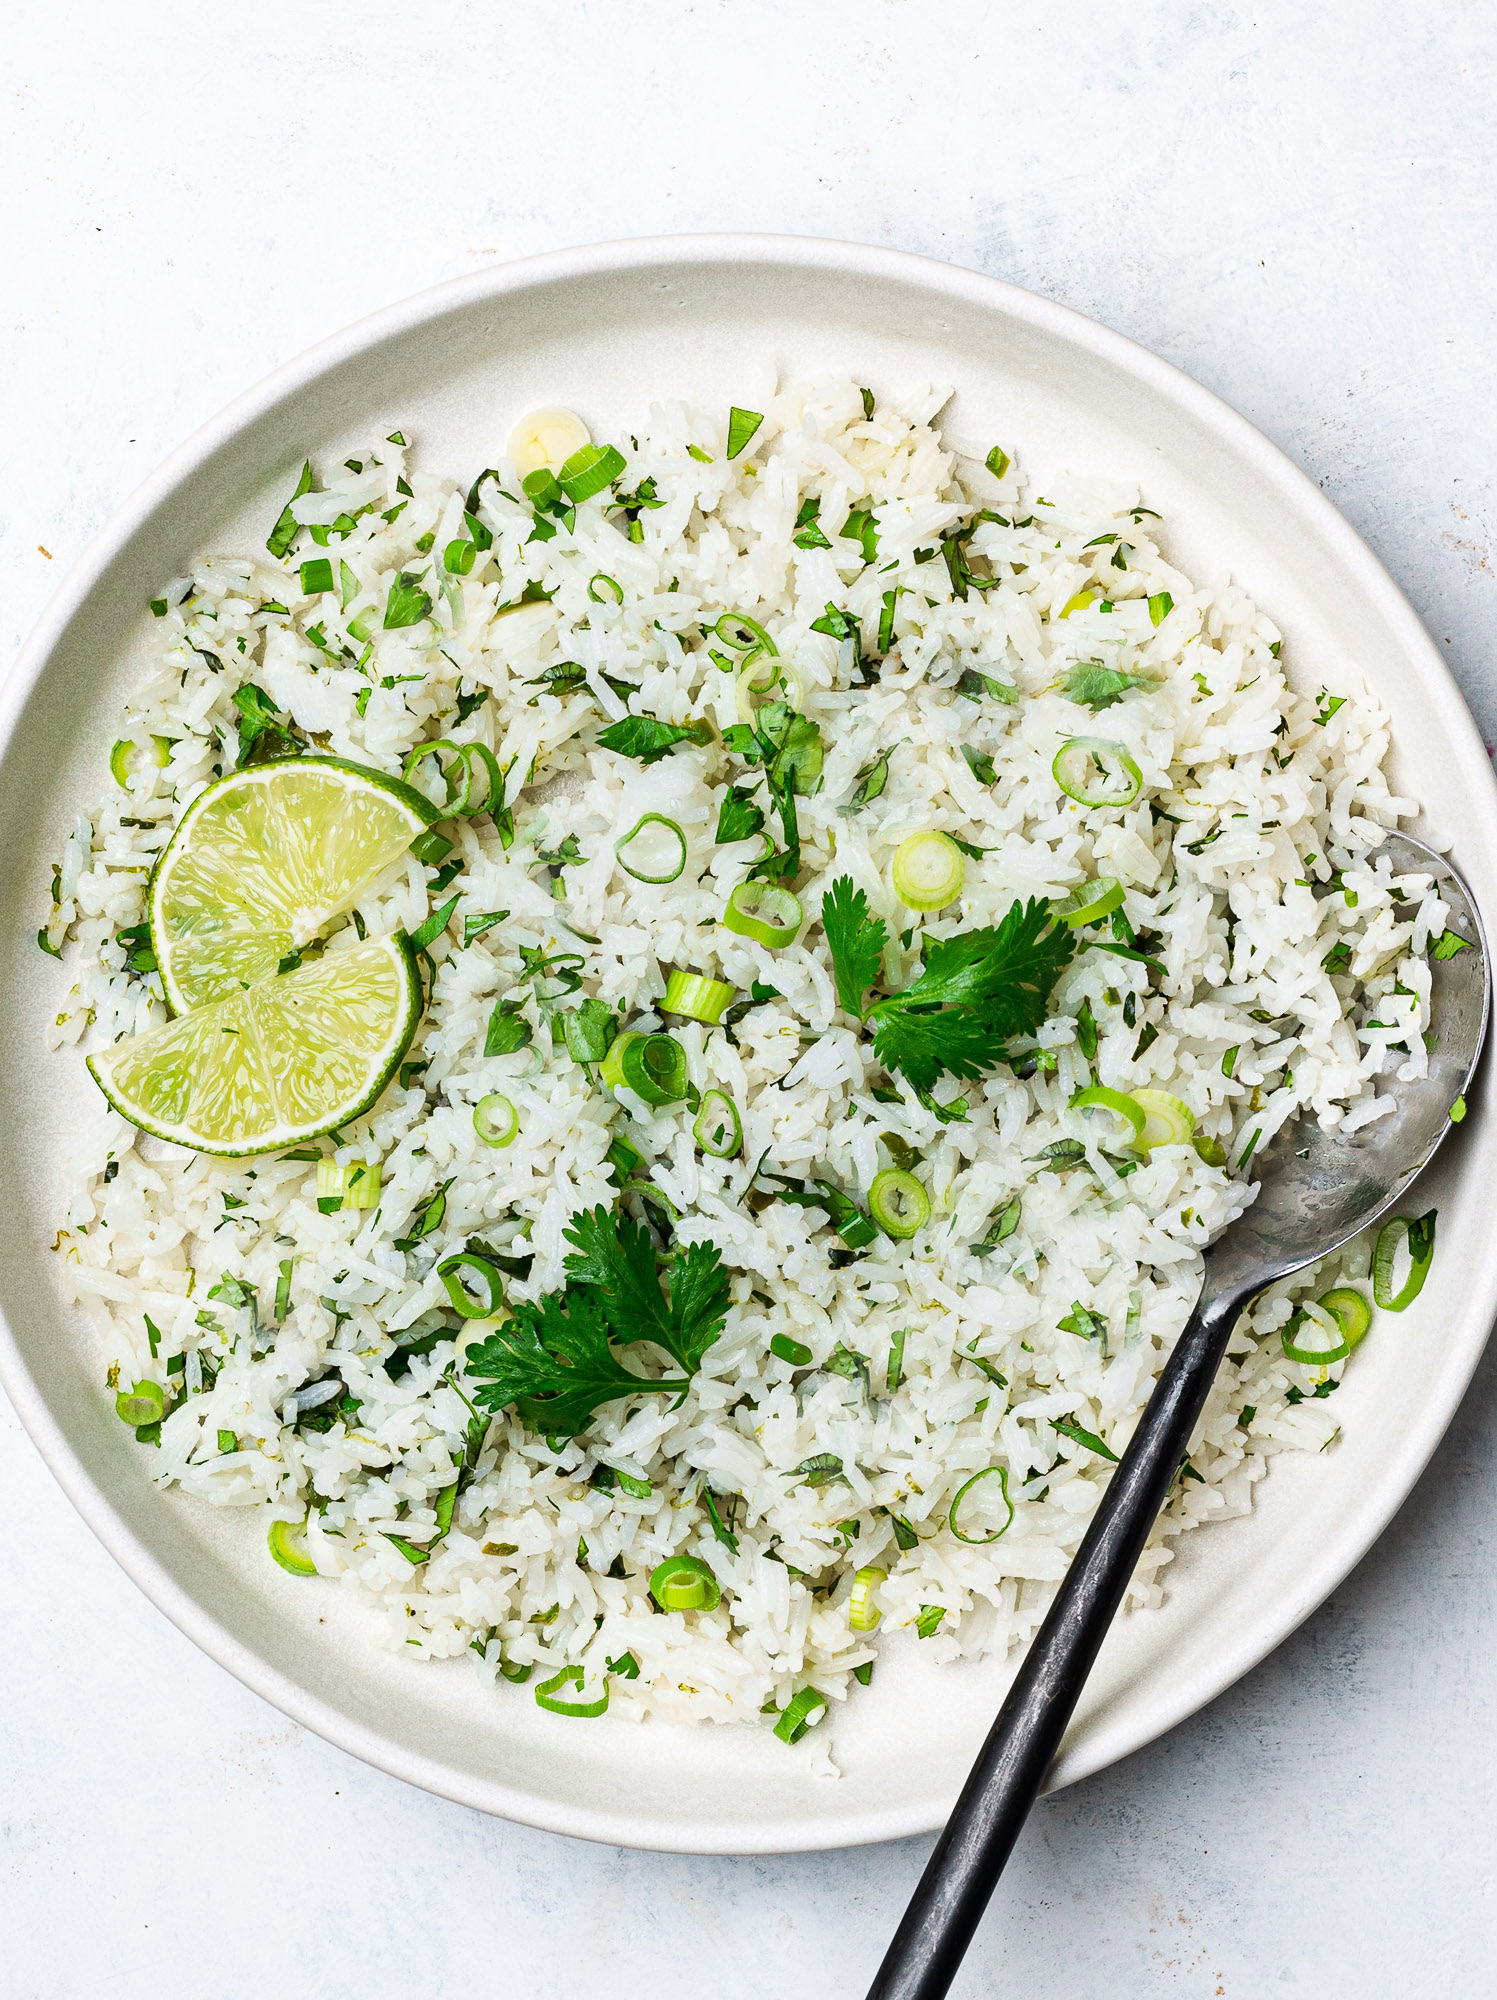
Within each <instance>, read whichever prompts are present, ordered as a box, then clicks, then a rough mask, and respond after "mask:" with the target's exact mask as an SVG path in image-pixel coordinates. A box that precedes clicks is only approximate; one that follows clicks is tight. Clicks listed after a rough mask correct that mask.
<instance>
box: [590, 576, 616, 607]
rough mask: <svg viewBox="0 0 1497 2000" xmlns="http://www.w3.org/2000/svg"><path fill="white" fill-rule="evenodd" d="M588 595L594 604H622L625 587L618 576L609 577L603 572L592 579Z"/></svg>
mask: <svg viewBox="0 0 1497 2000" xmlns="http://www.w3.org/2000/svg"><path fill="white" fill-rule="evenodd" d="M587 594H588V596H589V597H590V598H591V599H592V601H593V603H594V604H609V603H612V604H622V603H623V601H624V586H623V585H622V584H621V583H620V582H619V580H618V578H617V577H616V576H607V575H605V573H604V572H603V571H602V570H599V571H598V573H597V575H596V576H594V577H593V578H591V579H590V581H589V583H588V586H587Z"/></svg>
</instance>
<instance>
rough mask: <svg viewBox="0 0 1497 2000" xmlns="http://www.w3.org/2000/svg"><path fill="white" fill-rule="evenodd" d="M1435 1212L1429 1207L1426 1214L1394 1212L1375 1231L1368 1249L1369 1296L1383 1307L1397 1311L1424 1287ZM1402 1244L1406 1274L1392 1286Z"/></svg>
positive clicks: (1432, 1249)
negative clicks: (1400, 1282) (1370, 1246)
mask: <svg viewBox="0 0 1497 2000" xmlns="http://www.w3.org/2000/svg"><path fill="white" fill-rule="evenodd" d="M1436 1213H1437V1211H1436V1210H1435V1209H1430V1211H1429V1213H1428V1214H1427V1215H1418V1216H1409V1215H1395V1216H1394V1218H1393V1220H1392V1221H1391V1222H1385V1223H1384V1224H1383V1226H1382V1228H1381V1229H1380V1230H1379V1231H1378V1233H1377V1244H1376V1247H1375V1248H1374V1250H1373V1253H1372V1296H1373V1298H1374V1299H1375V1300H1376V1301H1377V1303H1378V1304H1379V1305H1380V1306H1382V1307H1383V1309H1384V1311H1386V1312H1396V1313H1401V1312H1402V1311H1403V1310H1404V1308H1405V1307H1406V1306H1411V1305H1412V1304H1413V1303H1414V1301H1415V1299H1417V1298H1418V1296H1419V1294H1420V1293H1421V1292H1422V1291H1423V1290H1424V1281H1425V1279H1426V1278H1427V1277H1428V1276H1429V1267H1430V1265H1431V1264H1432V1263H1433V1262H1434V1257H1435V1216H1436ZM1405 1248H1406V1249H1407V1251H1408V1258H1409V1269H1408V1275H1407V1277H1406V1278H1405V1279H1404V1281H1403V1283H1402V1285H1401V1286H1399V1287H1398V1288H1397V1289H1396V1290H1395V1289H1394V1276H1395V1272H1396V1269H1397V1265H1398V1262H1399V1257H1400V1253H1401V1252H1402V1251H1403V1250H1405Z"/></svg>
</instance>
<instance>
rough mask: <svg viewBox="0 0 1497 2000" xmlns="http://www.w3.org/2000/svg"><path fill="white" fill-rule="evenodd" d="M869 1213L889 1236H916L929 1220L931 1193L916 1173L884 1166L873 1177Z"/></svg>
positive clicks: (869, 1193)
mask: <svg viewBox="0 0 1497 2000" xmlns="http://www.w3.org/2000/svg"><path fill="white" fill-rule="evenodd" d="M868 1213H869V1214H870V1215H871V1216H872V1217H873V1219H874V1221H875V1222H876V1223H877V1224H878V1226H879V1228H880V1229H882V1230H883V1232H884V1234H885V1235H886V1236H893V1237H896V1238H899V1237H905V1236H913V1235H914V1234H915V1232H916V1231H917V1230H919V1229H923V1228H924V1227H925V1225H926V1223H927V1222H929V1221H930V1196H929V1195H928V1194H927V1193H926V1191H925V1189H924V1188H923V1187H922V1186H921V1184H920V1182H919V1181H917V1180H916V1178H915V1176H914V1175H913V1174H907V1173H905V1172H904V1170H903V1169H902V1168H900V1167H885V1168H884V1170H883V1172H882V1173H881V1174H875V1175H874V1176H873V1185H872V1187H870V1188H869V1190H868Z"/></svg>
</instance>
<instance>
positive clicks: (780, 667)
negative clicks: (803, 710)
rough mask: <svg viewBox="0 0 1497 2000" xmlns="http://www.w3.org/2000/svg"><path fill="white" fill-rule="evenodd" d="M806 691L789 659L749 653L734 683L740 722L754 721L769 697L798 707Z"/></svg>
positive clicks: (739, 666)
mask: <svg viewBox="0 0 1497 2000" xmlns="http://www.w3.org/2000/svg"><path fill="white" fill-rule="evenodd" d="M805 692H806V691H805V686H804V684H803V682H802V680H801V677H800V675H799V674H798V673H797V672H796V671H795V669H794V667H792V666H791V665H790V664H789V663H788V661H785V660H781V659H778V658H775V659H770V658H768V657H766V656H765V655H764V654H763V653H746V654H745V655H744V657H743V658H742V660H740V661H739V663H738V672H737V676H736V678H735V679H734V682H733V705H734V708H735V709H736V711H737V714H738V720H739V721H740V722H752V721H753V720H754V718H755V716H756V715H757V714H758V712H759V709H760V707H761V706H762V705H763V703H764V702H766V701H767V700H769V699H771V698H773V699H774V700H776V701H783V702H786V703H788V705H789V706H790V707H791V708H795V709H798V708H799V707H800V705H801V703H802V702H803V701H804V699H805Z"/></svg>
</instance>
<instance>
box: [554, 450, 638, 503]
mask: <svg viewBox="0 0 1497 2000" xmlns="http://www.w3.org/2000/svg"><path fill="white" fill-rule="evenodd" d="M623 471H624V454H623V453H622V452H621V451H619V450H617V449H616V447H615V446H613V445H611V444H585V445H582V446H581V447H580V448H579V449H578V450H577V451H574V452H573V453H572V455H571V457H570V458H569V459H567V460H565V462H564V463H563V465H562V467H561V470H560V471H559V472H558V473H557V475H556V483H557V485H558V486H559V487H560V488H561V490H562V492H563V493H565V494H566V496H567V498H568V499H569V500H570V501H571V503H572V505H573V506H574V507H576V506H580V505H581V503H582V502H583V501H584V500H591V499H592V497H593V495H594V494H595V493H601V492H602V491H603V489H604V487H605V486H612V484H613V482H614V481H615V480H616V479H617V478H619V477H620V475H621V474H622V473H623Z"/></svg>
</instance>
